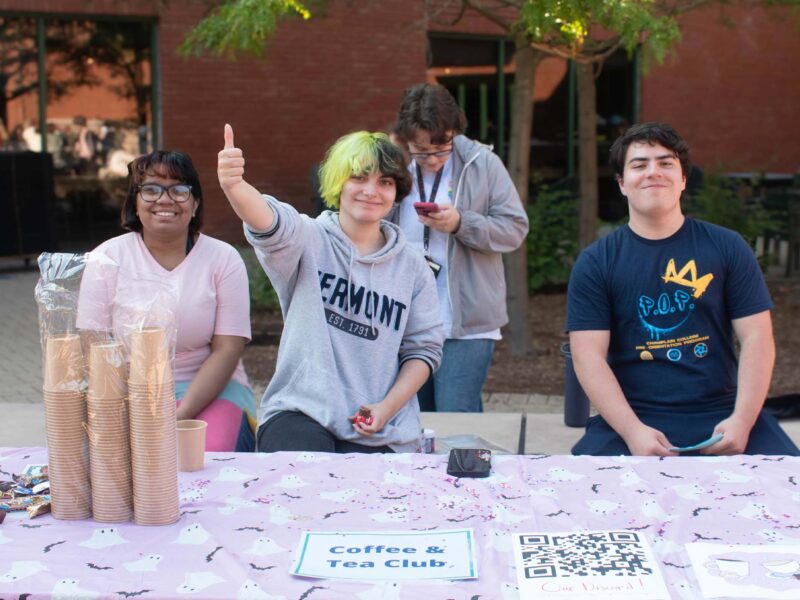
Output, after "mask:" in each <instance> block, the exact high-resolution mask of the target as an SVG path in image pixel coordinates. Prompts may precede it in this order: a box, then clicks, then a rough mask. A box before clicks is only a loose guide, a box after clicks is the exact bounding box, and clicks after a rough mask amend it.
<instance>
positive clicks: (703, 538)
mask: <svg viewBox="0 0 800 600" xmlns="http://www.w3.org/2000/svg"><path fill="white" fill-rule="evenodd" d="M692 535H694V539H695V541H696V540H706V541H708V542H712V541H720V540H721V539H722V538H718V537H704V536H702V535H700V534H699V533H692Z"/></svg>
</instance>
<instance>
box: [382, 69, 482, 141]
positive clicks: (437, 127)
mask: <svg viewBox="0 0 800 600" xmlns="http://www.w3.org/2000/svg"><path fill="white" fill-rule="evenodd" d="M466 128H467V117H466V116H465V115H464V111H463V110H461V108H460V107H459V106H458V104H456V100H455V98H453V96H452V94H451V93H450V92H448V91H447V89H446V88H444V87H442V86H441V85H433V84H430V83H420V84H418V85H415V86H412V87H410V88H408V89H407V90H406V91H405V92H404V94H403V102H402V103H401V104H400V110H399V111H398V113H397V121H396V122H395V124H394V127H393V128H392V133H394V135H395V136H396V137H397V139H398V140H399V141H400V142H402V143H403V144H407V143H408V142H409V141H411V140H413V139H414V136H415V135H416V133H417V131H419V130H423V131H427V132H428V133H430V136H431V142H433V143H434V144H437V145H439V144H446V143H447V142H449V141H450V138H449V137H448V135H447V134H448V132H452V135H458V134H460V133H464V130H465V129H466Z"/></svg>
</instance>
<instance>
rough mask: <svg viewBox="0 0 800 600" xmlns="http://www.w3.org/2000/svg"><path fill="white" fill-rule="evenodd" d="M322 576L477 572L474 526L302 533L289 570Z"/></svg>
mask: <svg viewBox="0 0 800 600" xmlns="http://www.w3.org/2000/svg"><path fill="white" fill-rule="evenodd" d="M289 572H290V573H292V574H293V575H301V576H303V577H319V578H323V579H366V580H371V581H399V580H415V579H473V578H475V577H477V576H478V567H477V563H476V561H475V536H474V534H473V532H472V529H457V530H447V531H386V532H366V533H365V532H339V533H333V532H320V531H308V532H306V533H304V534H303V537H302V538H300V543H299V544H298V545H297V550H296V551H295V556H294V561H293V564H292V567H291V569H290V570H289Z"/></svg>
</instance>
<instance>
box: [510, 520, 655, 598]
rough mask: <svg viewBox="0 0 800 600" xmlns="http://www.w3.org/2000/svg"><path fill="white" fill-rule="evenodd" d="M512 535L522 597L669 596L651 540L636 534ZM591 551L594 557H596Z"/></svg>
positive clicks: (602, 532)
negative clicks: (648, 540) (649, 541)
mask: <svg viewBox="0 0 800 600" xmlns="http://www.w3.org/2000/svg"><path fill="white" fill-rule="evenodd" d="M510 535H511V536H512V538H513V543H514V561H515V563H516V567H517V584H518V586H519V597H520V600H526V599H529V598H537V599H538V598H569V599H570V600H578V599H580V600H608V598H614V599H615V600H617V599H622V598H624V599H626V600H628V599H630V600H633V599H636V600H669V599H670V595H669V592H668V591H667V588H666V585H665V584H664V580H663V578H662V577H661V571H660V569H659V566H658V563H657V562H656V560H655V557H654V556H653V551H652V550H651V548H650V544H649V543H648V542H647V539H646V538H645V537H644V535H642V534H641V533H639V532H636V531H624V530H621V531H566V532H547V533H541V532H540V533H512V534H510ZM594 552H596V553H597V554H598V556H594V555H593V554H592V553H594ZM612 561H613V562H612Z"/></svg>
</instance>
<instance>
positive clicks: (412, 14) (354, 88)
mask: <svg viewBox="0 0 800 600" xmlns="http://www.w3.org/2000/svg"><path fill="white" fill-rule="evenodd" d="M3 8H7V9H9V10H19V11H30V10H32V9H34V10H36V11H41V12H48V13H51V14H53V13H70V14H126V15H141V16H158V21H159V28H160V30H159V44H160V59H161V60H160V69H161V71H160V81H161V114H162V122H163V145H164V147H166V148H176V149H181V150H184V151H186V152H188V153H189V154H190V155H191V156H192V159H193V160H194V161H195V163H196V166H197V168H198V171H199V172H200V175H201V180H202V184H203V188H204V192H205V201H206V213H205V214H206V226H205V231H206V232H207V233H209V234H211V235H215V236H220V237H222V238H225V239H228V240H230V241H241V240H242V239H243V236H242V234H241V223H240V221H239V220H238V219H237V217H236V216H235V215H234V214H233V211H232V210H231V209H230V207H229V206H228V203H227V201H226V200H225V199H224V196H223V195H222V192H221V191H220V190H219V186H218V184H217V181H216V155H217V152H218V151H219V149H220V148H221V147H222V128H223V125H224V123H225V122H230V123H231V124H232V125H233V127H234V132H235V135H236V143H237V145H238V146H240V147H241V148H243V149H244V151H245V157H246V160H247V166H246V177H247V179H248V180H249V181H250V182H251V183H253V184H254V185H255V186H256V187H257V188H259V189H260V190H262V191H265V192H268V193H271V194H273V195H275V196H277V197H279V198H281V199H283V200H287V201H289V202H292V203H293V204H294V205H295V206H297V207H298V208H299V209H300V210H304V211H308V210H310V208H311V203H310V198H311V196H312V190H311V185H310V183H309V170H310V168H311V166H312V165H313V164H314V163H317V162H319V161H320V160H321V158H322V156H323V154H324V151H325V149H326V148H327V147H328V146H329V145H330V144H331V143H332V142H333V141H335V140H336V138H338V137H339V136H341V135H343V134H345V133H347V132H350V131H354V130H357V129H369V130H386V129H387V128H388V127H389V125H390V124H391V123H392V122H393V119H394V115H395V112H396V110H397V108H398V106H399V104H400V100H401V97H402V91H403V89H405V88H406V87H408V86H409V85H412V84H414V83H419V82H422V81H424V80H425V66H426V65H425V36H426V30H425V26H424V21H423V19H422V4H421V3H417V2H409V1H408V0H380V1H378V0H375V1H370V2H350V1H348V0H328V1H327V2H326V8H325V10H324V12H323V13H320V14H319V15H318V16H315V17H313V18H312V19H311V20H309V21H302V20H300V19H299V18H298V19H290V20H287V21H283V22H282V23H281V24H280V25H279V27H278V34H277V35H276V36H275V38H274V40H273V41H272V43H271V44H270V47H269V50H268V56H267V59H266V60H264V61H259V60H256V59H252V58H244V59H240V60H239V61H237V62H231V61H228V60H224V59H213V58H201V59H191V60H185V59H183V58H181V57H179V56H178V55H177V52H176V49H177V47H178V45H179V44H180V42H181V40H182V39H183V36H184V35H185V34H186V32H188V31H189V29H190V28H191V27H192V26H193V25H195V24H196V23H197V22H198V21H199V19H200V18H201V17H202V14H203V11H204V9H205V6H204V4H203V3H200V2H193V1H189V0H175V1H171V2H152V3H149V2H115V1H111V0H108V1H99V0H92V1H90V2H87V1H86V0H59V1H56V0H33V1H31V0H27V1H25V0H7V1H6V2H5V3H4V6H3Z"/></svg>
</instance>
